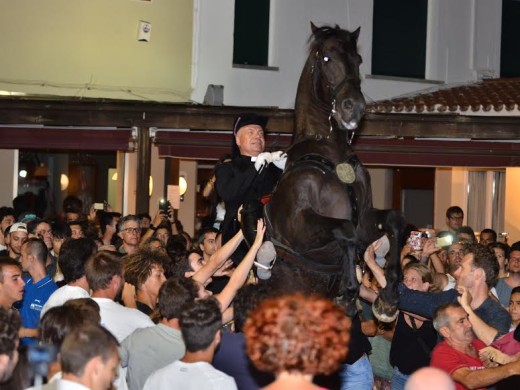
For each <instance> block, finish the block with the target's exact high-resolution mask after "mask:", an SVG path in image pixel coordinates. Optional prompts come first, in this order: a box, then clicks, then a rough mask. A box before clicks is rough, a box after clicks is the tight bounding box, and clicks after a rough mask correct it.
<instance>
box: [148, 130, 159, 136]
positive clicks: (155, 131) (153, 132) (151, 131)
mask: <svg viewBox="0 0 520 390" xmlns="http://www.w3.org/2000/svg"><path fill="white" fill-rule="evenodd" d="M148 130H149V131H150V138H155V135H156V134H157V132H158V131H159V129H158V128H157V127H150V128H149V129H148Z"/></svg>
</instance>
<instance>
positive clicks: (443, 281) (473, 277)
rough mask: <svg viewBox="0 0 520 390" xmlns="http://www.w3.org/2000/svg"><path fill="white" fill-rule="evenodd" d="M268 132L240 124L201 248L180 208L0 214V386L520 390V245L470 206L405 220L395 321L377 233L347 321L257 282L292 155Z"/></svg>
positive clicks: (221, 169)
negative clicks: (375, 306)
mask: <svg viewBox="0 0 520 390" xmlns="http://www.w3.org/2000/svg"><path fill="white" fill-rule="evenodd" d="M266 123H267V118H263V117H259V116H256V115H251V114H244V115H241V116H239V117H238V118H237V120H236V122H235V126H234V129H233V141H234V148H235V154H234V156H233V157H232V158H231V159H230V160H229V161H226V162H223V163H222V164H220V165H219V166H218V167H217V168H216V170H215V177H214V178H212V181H211V183H214V186H215V188H216V190H217V192H218V196H219V197H220V200H221V201H222V204H221V207H222V206H224V208H225V210H226V214H225V217H224V218H223V221H222V223H221V226H220V227H221V229H217V228H215V227H207V228H204V229H202V230H201V231H200V232H199V234H198V237H197V238H196V239H192V238H191V237H190V236H189V235H188V234H186V232H184V231H183V227H182V224H181V223H180V222H179V221H176V220H175V219H174V213H173V212H171V211H172V210H158V211H157V213H156V214H155V215H154V217H153V218H152V217H151V216H150V215H148V214H146V213H144V214H139V215H121V214H120V213H117V212H114V211H110V210H109V209H108V210H107V209H104V210H96V209H95V208H94V207H92V208H91V209H90V210H88V211H89V212H88V213H86V215H85V213H84V210H83V205H82V204H81V201H80V200H79V199H77V198H75V197H73V196H70V197H68V198H66V199H65V201H64V204H63V214H62V215H61V216H60V217H58V218H56V219H54V220H46V219H41V218H39V217H38V216H36V215H34V214H33V213H31V212H19V210H15V209H14V208H11V207H7V206H5V207H0V250H1V252H0V387H1V388H2V389H3V388H5V389H16V390H18V389H26V388H31V387H32V386H33V388H40V387H41V386H42V383H43V388H45V389H78V390H79V389H83V388H88V389H95V390H98V389H99V390H106V389H110V388H118V389H130V390H138V389H167V388H180V389H248V390H249V389H259V388H266V389H271V390H277V389H320V388H321V389H322V388H331V389H333V388H334V389H335V388H341V389H342V390H343V389H356V390H363V389H367V390H372V389H373V388H376V389H390V388H391V389H413V390H416V389H419V390H420V389H423V388H424V389H426V388H428V389H431V388H435V389H446V390H447V389H455V388H456V389H475V388H478V389H480V388H486V387H491V386H496V388H498V389H507V388H512V387H513V386H516V387H517V386H518V384H519V383H520V380H519V379H520V341H519V340H520V328H519V327H518V325H519V323H520V243H514V244H513V245H511V246H508V245H507V244H506V243H503V242H497V235H496V233H495V232H494V231H493V230H491V229H485V230H483V231H481V232H480V234H479V242H477V238H476V236H475V233H474V232H473V230H472V229H471V228H470V227H468V226H463V221H464V213H463V210H462V209H461V208H459V207H456V206H454V207H450V208H449V209H448V210H447V213H446V228H445V229H441V231H439V230H434V229H421V228H417V227H411V226H410V227H409V229H408V232H407V234H406V236H407V237H408V239H407V241H406V242H403V246H402V252H401V265H402V270H403V275H404V278H403V280H402V284H401V285H400V286H399V294H400V304H399V305H400V306H399V309H400V311H399V314H398V316H397V319H396V320H395V321H394V322H393V323H381V322H379V321H378V320H377V319H376V318H374V316H373V315H372V311H371V303H372V302H373V301H374V300H375V299H376V297H377V293H378V291H379V289H380V288H382V287H384V286H385V285H386V280H385V276H384V267H385V263H386V260H385V255H386V252H388V245H387V243H388V241H385V237H384V236H383V237H382V238H381V239H380V240H378V241H376V242H375V243H372V244H371V245H370V246H369V247H368V248H367V249H366V252H365V253H364V256H363V259H360V260H361V261H363V260H364V262H363V264H364V265H363V266H361V267H360V268H361V269H362V270H363V271H364V272H362V278H361V283H360V294H359V299H358V307H359V310H358V314H357V315H355V316H354V317H347V316H346V315H345V311H344V308H342V307H339V306H337V305H336V304H335V303H334V302H333V301H332V300H331V299H329V298H326V297H319V296H315V295H308V294H305V292H302V291H299V292H298V291H291V290H289V288H287V290H286V291H274V290H272V289H271V288H270V285H269V281H268V280H265V281H262V280H260V281H259V279H258V276H259V275H263V276H262V278H261V279H268V278H269V274H270V272H271V269H272V267H273V261H274V258H273V253H272V245H269V244H268V245H266V241H265V238H264V236H265V231H266V226H265V223H264V221H263V220H262V219H261V218H259V216H261V209H262V207H263V204H264V203H266V202H267V201H268V195H269V193H270V192H271V191H272V190H273V187H274V186H275V185H276V180H277V179H278V177H279V176H280V174H281V172H282V170H283V168H284V164H285V159H286V157H285V155H284V154H283V153H281V152H273V153H268V152H264V148H265V141H264V130H265V126H266ZM241 206H242V208H240V207H241ZM288 223H290V222H288ZM272 272H276V268H274V269H272ZM516 387H515V388H516Z"/></svg>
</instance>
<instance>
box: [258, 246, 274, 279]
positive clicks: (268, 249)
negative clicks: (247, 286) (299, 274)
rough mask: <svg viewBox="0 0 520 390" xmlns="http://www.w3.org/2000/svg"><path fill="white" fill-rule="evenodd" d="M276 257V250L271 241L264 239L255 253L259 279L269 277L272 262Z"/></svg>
mask: <svg viewBox="0 0 520 390" xmlns="http://www.w3.org/2000/svg"><path fill="white" fill-rule="evenodd" d="M275 259H276V250H275V249H274V245H273V243H272V242H271V241H264V243H263V244H262V246H261V247H260V249H259V250H258V252H257V254H256V262H257V263H258V264H257V265H256V274H257V275H258V277H259V278H260V279H263V280H267V279H269V278H271V268H272V262H273V261H274V260H275Z"/></svg>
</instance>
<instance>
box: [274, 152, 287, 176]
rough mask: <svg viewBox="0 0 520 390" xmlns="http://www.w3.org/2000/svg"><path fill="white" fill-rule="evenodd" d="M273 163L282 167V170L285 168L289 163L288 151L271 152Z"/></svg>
mask: <svg viewBox="0 0 520 390" xmlns="http://www.w3.org/2000/svg"><path fill="white" fill-rule="evenodd" d="M271 158H272V161H273V164H274V165H276V166H277V167H278V168H280V169H281V170H282V171H283V170H284V169H285V163H287V153H285V152H282V151H281V150H279V151H277V152H272V153H271Z"/></svg>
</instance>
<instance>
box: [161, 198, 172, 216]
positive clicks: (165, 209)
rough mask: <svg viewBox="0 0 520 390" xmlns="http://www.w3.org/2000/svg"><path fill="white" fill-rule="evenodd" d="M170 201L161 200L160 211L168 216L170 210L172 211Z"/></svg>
mask: <svg viewBox="0 0 520 390" xmlns="http://www.w3.org/2000/svg"><path fill="white" fill-rule="evenodd" d="M170 206H171V205H170V201H169V200H167V199H161V200H159V210H161V211H162V212H164V214H166V215H168V212H169V209H170Z"/></svg>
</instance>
